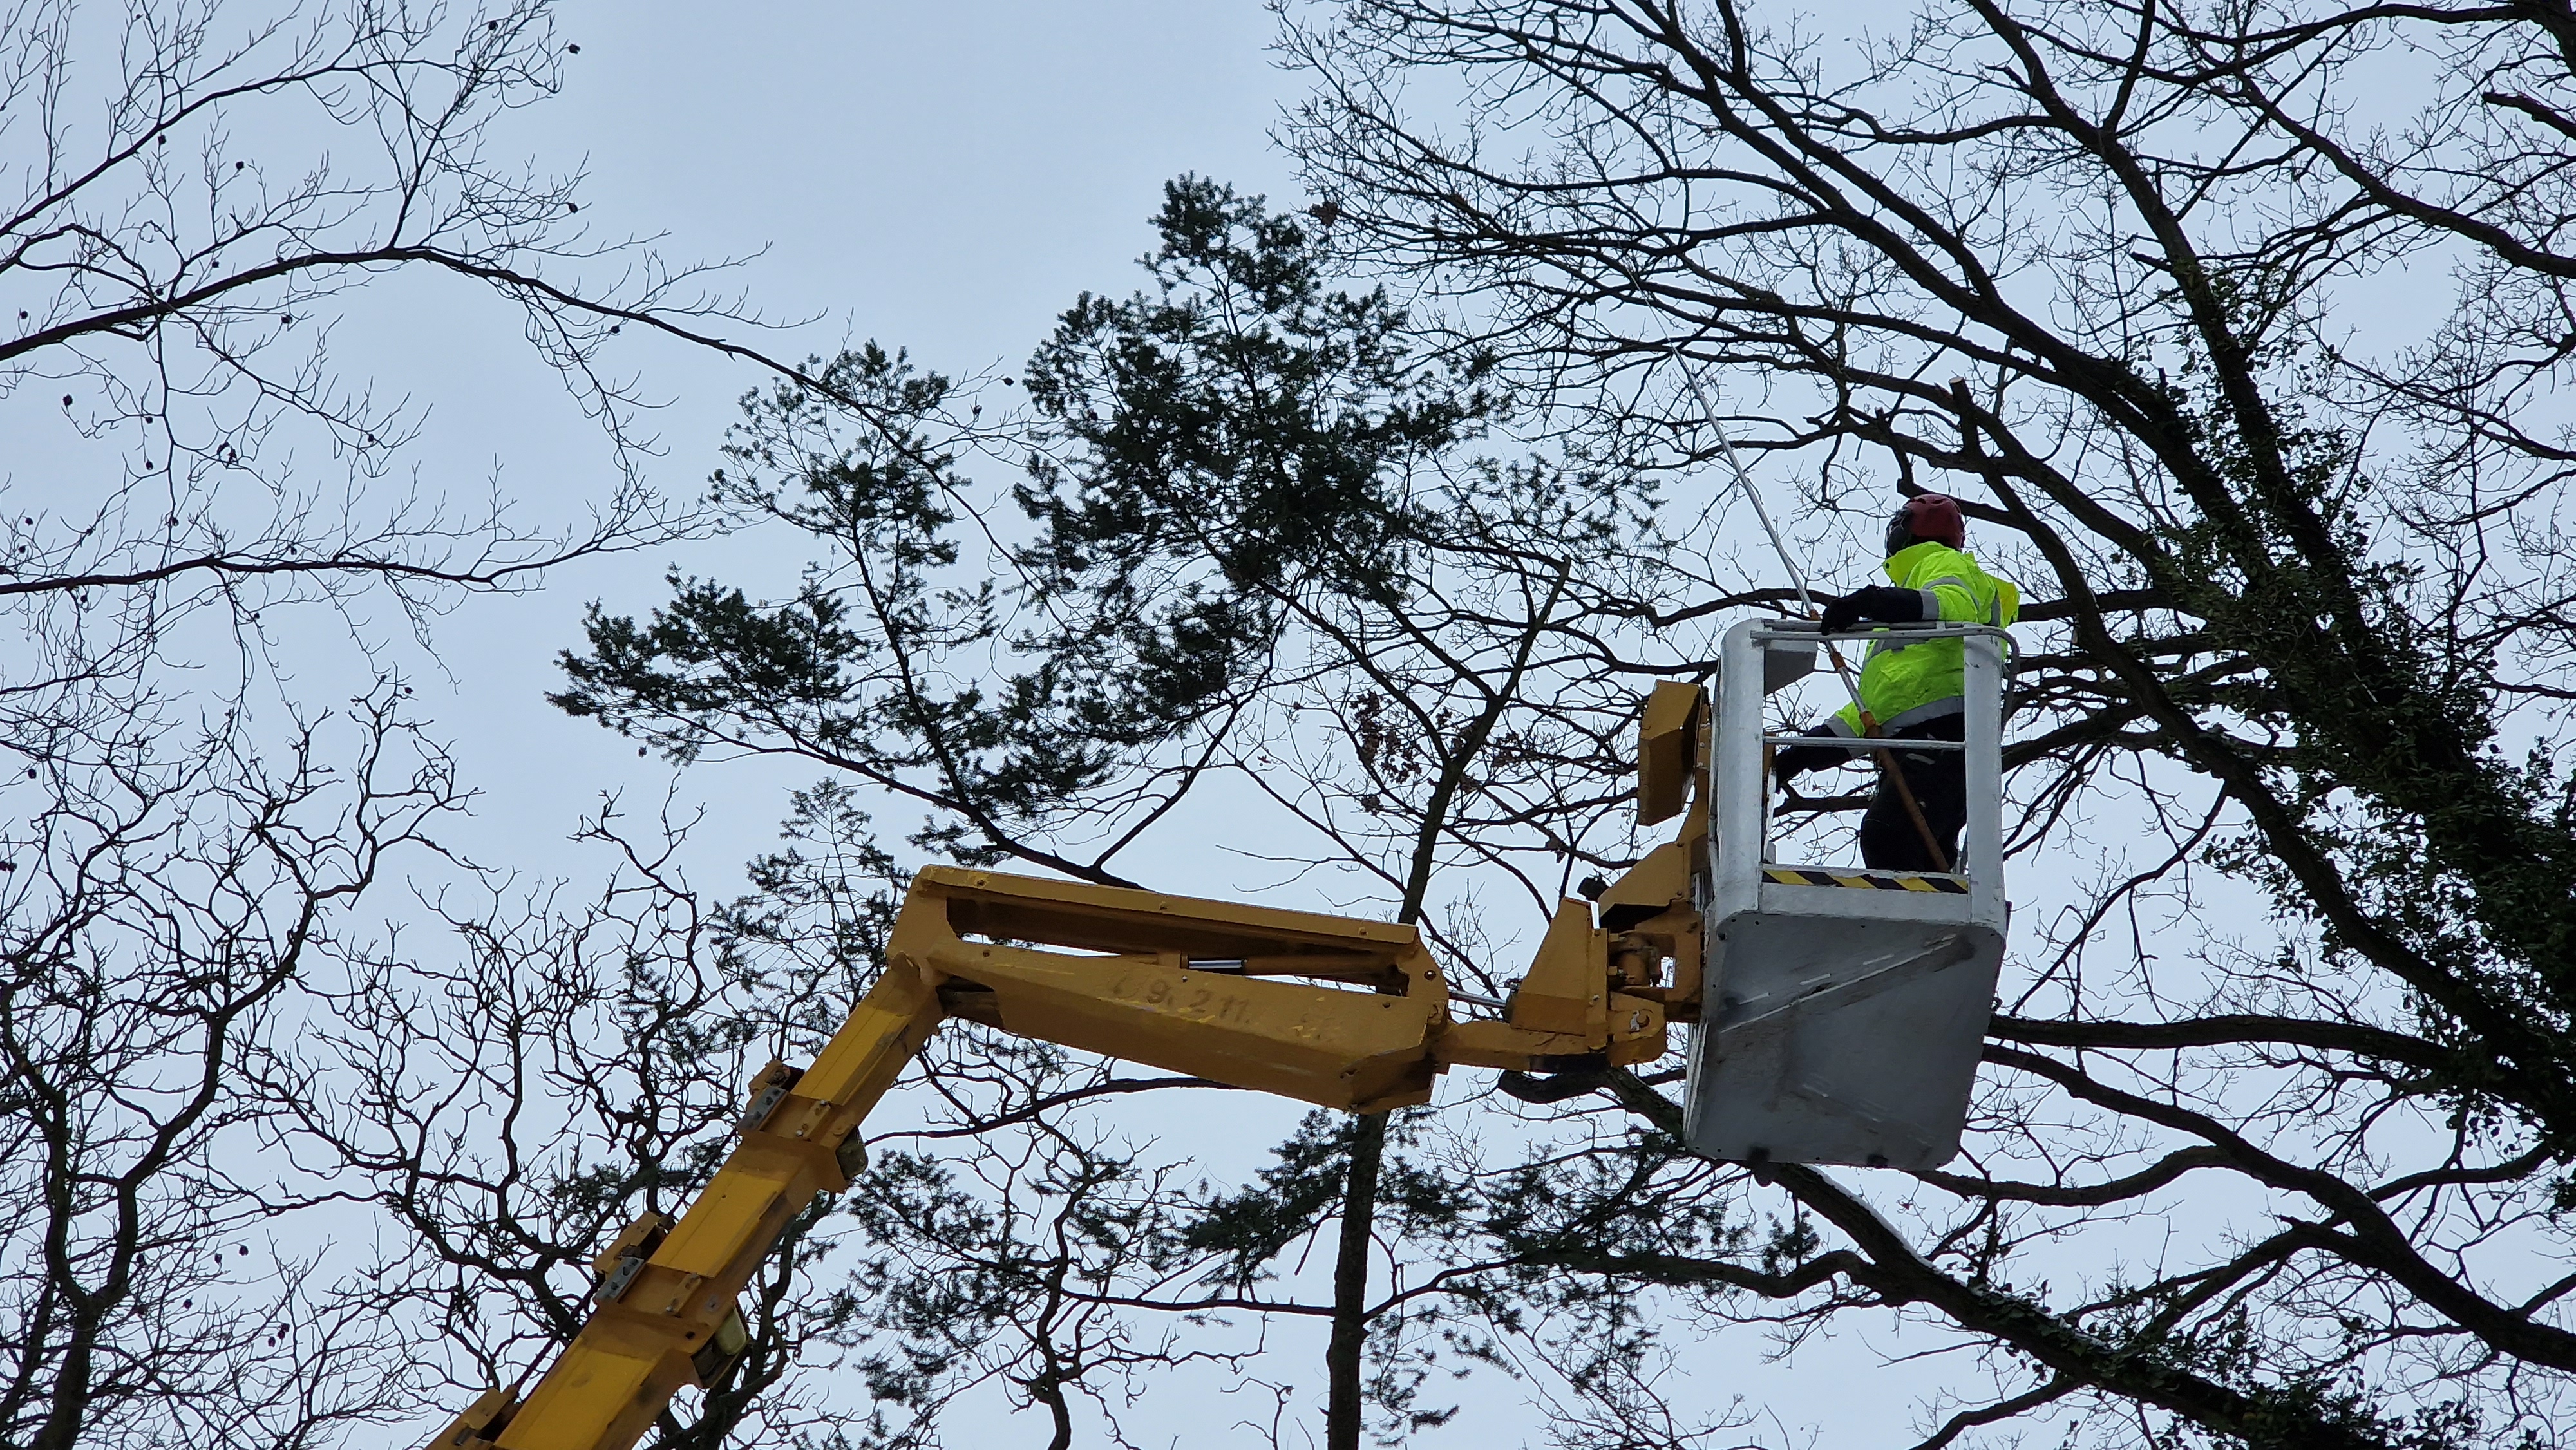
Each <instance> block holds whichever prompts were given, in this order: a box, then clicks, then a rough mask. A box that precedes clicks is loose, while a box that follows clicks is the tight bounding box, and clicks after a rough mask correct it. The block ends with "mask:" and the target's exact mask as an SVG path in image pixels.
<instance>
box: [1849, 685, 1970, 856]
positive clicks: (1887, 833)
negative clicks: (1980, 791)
mask: <svg viewBox="0 0 2576 1450" xmlns="http://www.w3.org/2000/svg"><path fill="white" fill-rule="evenodd" d="M1966 728H1967V718H1966V717H1965V716H1962V715H1944V716H1942V717H1941V718H1939V719H1937V720H1927V721H1925V722H1923V723H1922V724H1920V725H1914V726H1909V727H1907V728H1905V729H1903V730H1895V731H1890V732H1889V733H1888V739H1889V740H1890V741H1906V740H1957V739H1960V738H1962V735H1963V733H1964V732H1965V730H1966ZM1894 753H1895V756H1896V768H1897V771H1898V772H1899V773H1900V774H1902V775H1903V776H1904V777H1905V784H1906V786H1907V788H1909V789H1911V790H1912V791H1913V792H1914V803H1915V804H1916V805H1918V806H1920V807H1922V809H1923V819H1924V821H1925V822H1926V823H1927V824H1929V825H1930V826H1931V827H1932V839H1933V840H1935V841H1938V842H1940V843H1941V855H1942V858H1943V859H1944V860H1946V861H1947V862H1948V863H1949V869H1951V870H1953V871H1956V870H1958V869H1959V832H1960V830H1961V828H1963V827H1965V826H1966V825H1967V823H1968V758H1967V755H1966V753H1965V752H1963V751H1957V750H1915V751H1908V750H1903V749H1899V750H1897V751H1895V752H1894ZM1862 758H1863V759H1865V760H1868V761H1871V762H1873V763H1875V762H1876V761H1877V759H1878V757H1876V756H1874V755H1870V756H1863V757H1862ZM1860 859H1861V860H1862V861H1863V862H1865V863H1867V864H1868V865H1869V866H1870V868H1871V869H1873V870H1878V871H1937V870H1940V869H1941V868H1940V867H1939V866H1938V865H1935V864H1934V862H1933V860H1932V853H1931V852H1930V851H1929V850H1926V849H1925V848H1924V845H1923V832H1922V831H1921V830H1919V829H1917V828H1916V826H1915V824H1914V817H1912V816H1911V815H1909V814H1907V813H1906V810H1905V802H1904V801H1903V800H1902V799H1900V798H1899V797H1898V796H1897V794H1896V788H1895V786H1894V785H1892V784H1890V783H1889V781H1888V779H1887V773H1886V771H1885V770H1883V769H1882V770H1881V771H1880V772H1879V778H1878V791H1877V793H1876V794H1874V795H1872V796H1871V797H1870V798H1869V810H1868V811H1867V812H1865V813H1864V814H1863V815H1862V816H1861V818H1860Z"/></svg>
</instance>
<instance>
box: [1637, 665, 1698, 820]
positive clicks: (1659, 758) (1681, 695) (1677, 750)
mask: <svg viewBox="0 0 2576 1450" xmlns="http://www.w3.org/2000/svg"><path fill="white" fill-rule="evenodd" d="M1707 719H1708V691H1707V690H1705V689H1702V688H1701V687H1700V686H1698V685H1686V684H1683V683H1682V682H1680V681H1678V680H1663V681H1660V682H1658V683H1657V684H1656V686H1655V688H1654V690H1653V691H1652V692H1651V693H1649V694H1648V695H1647V696H1646V709H1645V713H1644V714H1642V715H1640V716H1639V717H1638V719H1637V823H1638V824H1639V825H1645V826H1651V825H1653V824H1654V823H1655V822H1657V821H1660V820H1663V819H1665V818H1667V817H1669V816H1671V815H1672V814H1673V813H1674V812H1675V811H1678V810H1680V809H1681V808H1682V806H1683V804H1684V802H1685V801H1687V800H1688V799H1689V794H1690V784H1691V776H1692V774H1693V767H1694V766H1696V765H1697V764H1698V763H1699V758H1700V739H1699V737H1700V735H1701V733H1702V727H1703V726H1704V725H1705V723H1706V721H1707Z"/></svg>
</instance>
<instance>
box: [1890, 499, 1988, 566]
mask: <svg viewBox="0 0 2576 1450" xmlns="http://www.w3.org/2000/svg"><path fill="white" fill-rule="evenodd" d="M1967 538H1968V525H1967V520H1966V519H1965V518H1963V517H1961V515H1960V513H1959V501H1958V500H1957V499H1955V498H1952V497H1950V496H1949V495H1948V494H1946V493H1918V494H1916V495H1915V496H1914V497H1912V498H1909V499H1907V500H1905V501H1904V502H1903V503H1900V504H1898V505H1897V506H1896V512H1895V513H1894V514H1892V515H1890V516H1889V518H1888V520H1887V552H1888V553H1890V554H1894V553H1896V552H1897V551H1898V550H1901V549H1905V548H1910V547H1911V546H1913V545H1914V544H1917V543H1919V542H1921V541H1922V540H1925V539H1931V540H1933V541H1935V542H1937V543H1943V544H1947V545H1949V546H1950V547H1951V548H1953V549H1956V548H1960V547H1962V546H1963V545H1965V544H1966V542H1967Z"/></svg>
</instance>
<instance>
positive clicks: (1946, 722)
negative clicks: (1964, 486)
mask: <svg viewBox="0 0 2576 1450" xmlns="http://www.w3.org/2000/svg"><path fill="white" fill-rule="evenodd" d="M1966 545H1967V531H1966V526H1965V524H1964V521H1963V520H1962V518H1961V515H1960V512H1959V502H1958V500H1956V499H1953V498H1949V497H1946V496H1944V495H1942V494H1937V493H1926V494H1917V495H1916V496H1914V497H1912V498H1909V499H1906V500H1905V501H1904V502H1903V503H1901V504H1900V505H1898V507H1897V510H1896V513H1895V514H1894V516H1892V517H1891V518H1889V519H1888V521H1887V577H1888V579H1889V581H1890V582H1889V583H1886V584H1873V585H1871V586H1870V587H1869V588H1867V589H1862V590H1859V591H1856V592H1854V593H1851V594H1846V595H1844V596H1843V597H1841V598H1840V599H1836V600H1833V601H1831V602H1830V603H1828V604H1827V605H1826V606H1825V612H1824V627H1825V629H1826V631H1827V632H1829V633H1830V632H1837V631H1841V630H1847V629H1851V628H1854V627H1855V626H1857V625H1859V624H1861V623H1863V622H1865V621H1874V622H1880V623H1886V624H1913V623H1918V622H1920V621H1923V620H1940V621H1943V622H1947V623H1954V624H1992V625H2008V624H2011V623H2012V622H2013V621H2014V619H2016V618H2018V617H2019V616H2020V614H2021V591H2020V590H2019V589H2017V588H2015V587H2014V586H2013V583H2012V581H2011V580H2009V579H2000V578H1997V577H1996V576H1994V575H1992V574H1989V573H1987V572H1986V571H1985V570H1984V569H1982V568H1980V567H1978V564H1977V561H1976V560H1974V559H1972V558H1970V557H1968V554H1967V548H1966ZM1965 653H1966V651H1965V646H1964V644H1963V643H1962V642H1961V641H1960V640H1959V639H1958V638H1957V637H1956V636H1952V637H1949V638H1946V639H1917V640H1908V639H1906V638H1905V637H1904V636H1903V635H1902V634H1896V635H1888V636H1882V637H1881V638H1879V639H1876V640H1873V641H1871V642H1870V647H1869V657H1868V658H1867V659H1866V660H1865V661H1864V662H1863V663H1862V665H1861V671H1860V699H1859V701H1858V702H1857V703H1855V704H1850V705H1845V706H1844V707H1843V708H1842V709H1841V710H1840V711H1839V712H1837V713H1836V714H1835V715H1834V716H1833V717H1832V718H1830V719H1827V720H1824V721H1821V722H1819V723H1817V724H1814V725H1811V726H1808V727H1807V730H1806V733H1807V734H1809V735H1815V736H1840V737H1843V738H1845V739H1849V738H1852V737H1855V736H1862V735H1869V736H1884V737H1886V738H1887V739H1889V740H1896V741H1903V740H1959V739H1962V738H1964V725H1965V716H1964V715H1963V713H1962V712H1963V710H1964V708H1965V702H1964V700H1963V698H1962V689H1963V682H1962V679H1961V676H1962V672H1963V670H1964V667H1965ZM1889 755H1892V756H1893V758H1894V760H1895V766H1896V768H1895V770H1894V771H1892V772H1891V771H1889V770H1887V769H1886V768H1885V767H1884V765H1883V764H1882V767H1881V769H1880V772H1879V781H1878V790H1877V792H1876V794H1874V795H1872V796H1871V797H1870V802H1869V810H1868V812H1867V813H1866V814H1864V815H1863V816H1862V817H1861V819H1860V855H1861V860H1862V861H1863V862H1865V863H1867V864H1868V865H1869V866H1871V867H1872V868H1874V869H1878V870H1886V871H1947V870H1950V869H1952V864H1953V863H1954V862H1956V861H1957V860H1958V859H1959V830H1960V828H1961V827H1962V826H1964V825H1965V824H1966V823H1967V819H1968V781H1967V757H1966V755H1965V754H1964V752H1961V751H1957V750H1915V751H1908V750H1895V751H1891V752H1889ZM1868 758H1869V757H1868V756H1867V755H1864V754H1861V753H1858V752H1855V751H1851V750H1847V749H1838V748H1836V747H1833V746H1829V745H1792V746H1790V747H1788V748H1787V749H1784V750H1782V751H1781V752H1780V753H1779V755H1778V757H1777V758H1776V759H1775V760H1774V761H1773V763H1772V771H1773V774H1774V776H1775V778H1777V779H1778V781H1779V782H1780V784H1781V786H1782V788H1783V789H1786V788H1787V786H1788V784H1789V782H1790V781H1792V780H1794V779H1796V778H1797V777H1798V776H1799V775H1801V774H1803V773H1805V772H1807V771H1810V770H1821V769H1824V768H1825V767H1827V766H1834V765H1841V764H1843V763H1844V762H1845V761H1851V760H1866V759H1868ZM1884 759H1885V757H1882V761H1883V760H1884ZM1908 793H1910V794H1911V795H1912V797H1913V807H1914V809H1908V808H1907V802H1906V795H1907V794H1908ZM1917 811H1919V812H1920V813H1921V820H1920V822H1919V823H1918V821H1917V820H1916V812H1917ZM1927 837H1928V838H1929V839H1927Z"/></svg>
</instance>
